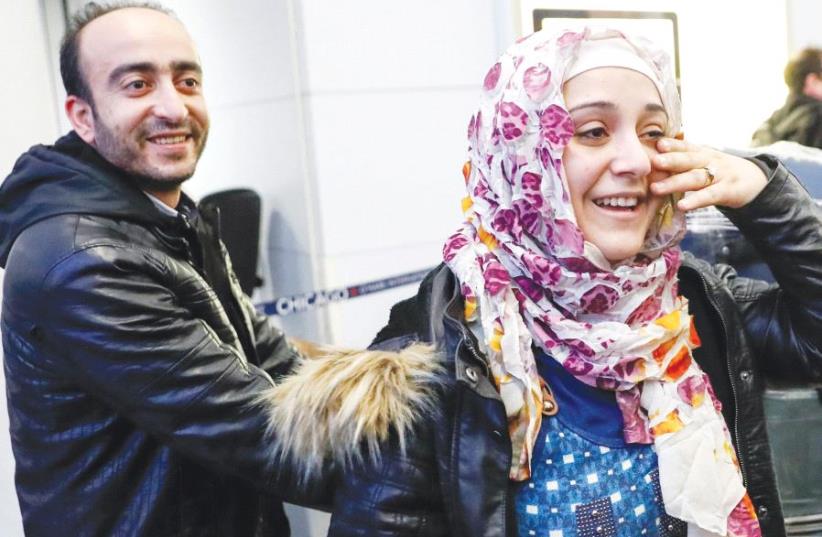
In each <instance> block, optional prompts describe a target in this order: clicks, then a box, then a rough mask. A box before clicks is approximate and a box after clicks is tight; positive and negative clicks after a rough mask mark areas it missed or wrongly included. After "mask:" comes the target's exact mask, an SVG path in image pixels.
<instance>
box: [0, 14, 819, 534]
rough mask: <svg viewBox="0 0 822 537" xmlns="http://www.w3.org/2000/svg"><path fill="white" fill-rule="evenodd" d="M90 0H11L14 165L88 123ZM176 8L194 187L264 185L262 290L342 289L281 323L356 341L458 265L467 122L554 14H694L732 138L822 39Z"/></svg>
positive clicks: (703, 126) (10, 155)
mask: <svg viewBox="0 0 822 537" xmlns="http://www.w3.org/2000/svg"><path fill="white" fill-rule="evenodd" d="M83 3H84V2H83V1H77V0H0V5H1V6H2V13H3V16H2V17H0V35H1V36H2V47H0V72H2V73H3V81H2V83H0V114H1V115H0V118H2V120H1V121H2V122H1V123H0V178H2V177H5V176H6V175H7V174H8V173H9V172H10V171H11V168H12V166H13V164H14V161H15V159H16V158H17V156H19V154H20V153H21V152H23V151H24V150H25V149H27V148H28V147H29V146H30V145H33V144H35V143H51V142H52V141H53V140H54V139H56V137H57V136H58V135H60V134H61V133H64V132H66V131H67V130H68V123H67V122H66V120H65V118H64V116H63V111H62V101H63V98H64V93H63V90H62V86H61V84H60V81H59V75H58V68H57V48H58V44H59V39H60V36H61V35H62V32H63V29H64V25H65V12H66V11H67V10H68V11H72V10H73V9H75V8H76V7H78V6H80V5H82V4H83ZM163 4H164V5H166V6H167V7H170V8H171V9H173V10H174V11H175V12H176V13H177V14H178V16H179V17H180V18H181V19H182V21H183V22H184V23H185V25H186V26H187V27H188V29H189V31H190V32H191V34H192V35H193V37H194V40H195V41H196V42H197V43H198V45H199V49H200V54H201V57H202V62H203V65H204V71H205V91H206V97H207V101H208V104H209V109H210V113H211V121H212V127H211V136H210V139H209V142H208V148H207V150H206V151H205V153H204V156H203V158H202V161H201V163H200V165H199V167H198V170H197V173H196V175H195V177H194V178H193V179H192V180H191V181H190V182H189V183H187V190H188V192H189V193H190V194H191V195H192V196H193V197H195V198H202V197H204V196H206V195H208V194H212V193H215V192H218V191H222V190H226V189H234V188H248V189H253V190H254V191H256V192H257V193H258V194H259V196H260V199H261V202H262V210H261V215H262V218H261V225H260V242H259V262H258V265H257V274H258V275H259V276H260V280H261V285H259V286H258V287H256V289H255V290H254V292H253V299H254V301H255V302H257V303H272V301H273V300H274V299H275V298H277V297H292V296H295V295H304V294H306V293H312V292H314V291H317V290H334V291H335V292H332V293H331V297H332V298H333V299H334V300H332V301H331V303H329V304H327V305H321V304H319V303H320V302H322V300H317V299H316V296H315V295H309V296H311V300H309V301H305V300H304V301H303V305H304V306H305V305H306V303H307V302H310V304H308V305H309V306H311V305H313V306H314V307H306V308H305V311H302V312H292V311H291V309H292V308H290V306H288V305H287V306H285V307H283V308H281V309H280V311H279V312H280V313H281V315H277V316H276V318H275V321H276V322H278V323H280V324H281V325H282V326H283V327H285V328H286V330H287V331H288V332H289V333H291V334H293V335H296V336H301V337H306V338H309V339H315V340H319V341H322V342H333V343H336V344H340V345H346V346H363V345H367V344H368V342H369V341H370V340H371V338H372V337H373V335H374V334H375V332H376V331H377V330H378V329H379V328H380V327H381V326H382V324H383V323H384V321H385V320H386V318H387V312H388V308H389V306H390V305H391V304H392V303H394V302H395V301H397V300H399V299H401V298H404V297H406V296H409V295H410V294H411V293H413V292H414V290H415V283H414V282H411V283H407V284H405V285H400V286H395V287H391V284H392V281H391V278H392V277H395V276H398V275H403V274H406V273H413V272H418V271H422V270H425V269H427V268H429V267H432V266H435V265H436V264H438V262H439V259H440V251H441V246H442V243H443V240H444V239H445V238H446V237H447V236H448V235H450V234H451V233H452V231H453V230H454V229H455V228H456V226H457V225H458V223H459V222H460V221H461V211H460V199H461V198H462V196H463V193H462V190H463V179H462V175H461V171H460V170H461V167H462V164H463V161H464V160H465V148H466V143H465V130H466V126H467V123H468V118H469V117H470V115H471V113H472V112H473V111H474V109H475V106H476V104H477V99H478V95H479V89H480V86H481V81H482V79H483V77H484V75H485V72H486V70H487V69H488V67H489V66H490V65H491V64H492V63H493V61H494V59H495V58H496V56H497V55H498V54H499V53H500V52H502V51H503V50H504V48H505V47H506V46H507V44H509V43H510V42H512V41H513V40H514V39H516V38H517V37H518V36H520V35H522V34H526V33H530V32H531V31H533V29H534V24H535V23H534V16H533V15H534V11H535V10H539V9H551V10H607V11H616V12H619V11H625V10H628V11H632V12H653V13H660V12H664V13H667V14H675V19H676V24H677V34H676V35H677V38H678V39H677V41H678V42H677V49H678V60H679V62H678V63H679V72H680V87H681V91H682V96H683V113H684V123H685V133H686V136H687V137H688V138H690V139H691V140H693V141H697V142H701V143H705V144H711V145H716V146H720V147H739V148H743V147H746V146H747V145H748V144H749V140H750V136H751V134H752V133H753V131H754V130H755V129H756V127H757V126H758V125H759V124H760V123H761V122H762V121H763V120H764V119H766V118H767V117H768V115H769V114H770V112H771V111H773V110H774V109H776V108H778V107H779V106H781V105H782V103H783V100H784V98H785V96H786V94H787V90H786V88H785V86H784V83H783V81H782V69H783V67H784V64H785V62H786V61H787V59H788V57H789V55H790V54H791V53H792V52H794V51H796V50H798V49H800V48H802V47H804V46H807V45H816V46H822V29H820V25H819V21H820V20H822V3H820V2H818V1H816V0H747V1H743V0H725V1H722V2H717V1H714V0H690V1H688V2H683V1H676V0H610V1H609V0H599V1H596V0H553V1H548V0H543V1H536V0H534V1H532V0H445V1H443V0H414V1H399V0H347V1H345V2H335V1H332V0H235V1H232V2H229V1H225V0H166V1H165V2H163ZM386 278H388V283H386V281H383V280H384V279H386ZM1 279H2V274H0V280H1ZM371 281H380V282H379V283H377V284H375V285H372V286H370V287H368V286H366V287H364V288H361V290H362V289H367V290H371V291H373V290H377V289H381V288H386V289H384V290H382V291H380V292H372V293H370V294H366V293H365V292H364V291H363V293H362V294H363V296H359V297H356V298H355V297H354V296H353V294H354V292H349V291H345V290H346V289H349V288H350V287H352V286H354V285H355V284H359V283H363V282H371ZM402 281H406V280H403V279H401V278H400V279H398V280H394V281H393V283H394V284H396V283H397V282H402ZM320 296H324V295H320ZM288 304H291V305H293V303H290V302H289V303H288ZM280 305H282V303H280ZM275 309H276V308H275ZM283 313H285V314H287V313H290V315H284V314H283ZM0 382H2V377H0ZM7 430H8V421H7V413H6V410H5V398H0V534H2V535H3V536H5V537H19V536H22V535H23V532H22V526H21V522H20V514H19V510H18V507H17V501H16V497H15V494H14V487H13V471H14V463H13V459H12V456H11V448H10V445H9V439H8V433H7ZM817 470H818V469H817ZM290 514H291V520H292V524H293V533H294V535H295V536H298V537H299V536H307V537H313V536H317V535H324V528H325V524H327V517H326V515H323V514H321V513H316V512H308V511H305V510H300V509H296V508H295V509H291V510H290Z"/></svg>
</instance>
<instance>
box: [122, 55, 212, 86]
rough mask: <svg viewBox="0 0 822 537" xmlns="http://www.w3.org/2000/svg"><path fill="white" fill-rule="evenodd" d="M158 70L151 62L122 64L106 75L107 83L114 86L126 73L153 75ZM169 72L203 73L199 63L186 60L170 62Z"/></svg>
mask: <svg viewBox="0 0 822 537" xmlns="http://www.w3.org/2000/svg"><path fill="white" fill-rule="evenodd" d="M158 70H159V69H158V68H157V66H156V65H155V64H153V63H151V62H135V63H124V64H123V65H118V66H117V67H115V68H114V70H112V71H111V74H109V75H108V82H109V84H116V83H117V80H119V79H120V77H122V76H123V75H124V74H126V73H153V72H156V71H158ZM171 70H172V71H173V72H175V73H180V72H185V71H193V72H195V73H197V74H198V75H199V74H202V72H203V68H202V67H200V64H199V63H197V62H193V61H188V60H182V61H175V62H171Z"/></svg>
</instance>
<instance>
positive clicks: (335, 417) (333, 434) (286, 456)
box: [260, 344, 442, 479]
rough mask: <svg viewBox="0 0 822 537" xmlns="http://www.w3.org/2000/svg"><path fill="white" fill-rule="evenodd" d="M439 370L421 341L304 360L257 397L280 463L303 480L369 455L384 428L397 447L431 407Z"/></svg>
mask: <svg viewBox="0 0 822 537" xmlns="http://www.w3.org/2000/svg"><path fill="white" fill-rule="evenodd" d="M441 371H442V364H441V362H440V360H439V359H438V358H437V357H436V355H435V354H434V350H433V347H430V346H427V345H422V344H414V345H411V346H409V347H407V348H406V349H404V350H402V351H400V352H388V351H381V350H369V351H339V350H328V351H327V353H326V354H325V355H324V356H322V357H319V358H313V359H307V360H304V361H303V362H302V363H301V364H300V365H299V366H298V368H297V369H296V371H295V372H294V373H293V374H292V375H290V376H287V377H285V379H283V380H282V381H281V382H279V383H278V384H277V385H276V386H275V387H274V388H272V389H271V390H269V391H268V392H267V393H266V394H264V395H263V396H262V397H261V398H260V402H261V403H262V404H264V405H265V406H267V407H269V409H270V418H269V427H268V433H269V435H270V436H271V438H272V439H273V443H274V448H275V450H276V453H277V455H278V457H279V459H280V462H282V463H286V464H290V465H293V466H294V467H295V469H296V470H297V471H298V475H301V476H302V478H303V479H308V478H309V477H311V476H312V475H313V474H316V473H317V472H318V471H319V470H320V469H321V468H322V467H323V465H324V464H326V463H328V462H333V463H335V464H339V465H342V466H348V465H350V464H352V463H356V462H359V461H361V460H362V459H363V458H369V459H371V460H377V459H378V458H379V456H380V445H381V443H383V442H385V441H386V440H387V439H388V437H389V433H390V432H391V431H392V430H393V432H394V433H395V434H396V435H397V439H398V441H399V446H400V449H401V450H403V451H404V450H405V444H406V440H407V435H408V433H409V431H410V430H411V428H412V426H413V425H414V423H415V422H416V421H417V420H418V419H419V418H420V416H421V415H424V414H426V413H427V412H428V411H430V410H431V409H432V408H433V405H434V401H435V398H434V390H435V388H436V386H437V385H438V384H439V382H440V380H438V379H439V378H440V377H439V374H440V373H441Z"/></svg>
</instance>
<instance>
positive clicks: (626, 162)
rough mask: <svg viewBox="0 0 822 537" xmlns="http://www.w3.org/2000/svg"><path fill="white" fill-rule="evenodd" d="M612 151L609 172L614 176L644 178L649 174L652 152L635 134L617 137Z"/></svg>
mask: <svg viewBox="0 0 822 537" xmlns="http://www.w3.org/2000/svg"><path fill="white" fill-rule="evenodd" d="M613 149H614V156H613V160H612V161H611V171H613V172H614V173H615V174H616V175H622V176H631V177H636V178H644V177H645V176H647V175H648V174H649V173H651V155H652V153H653V151H654V150H653V148H651V147H649V146H648V144H646V143H643V141H642V140H641V139H640V138H639V136H638V135H637V134H636V133H634V132H631V133H626V134H624V135H621V136H619V137H618V138H617V140H616V143H615V144H614V148H613Z"/></svg>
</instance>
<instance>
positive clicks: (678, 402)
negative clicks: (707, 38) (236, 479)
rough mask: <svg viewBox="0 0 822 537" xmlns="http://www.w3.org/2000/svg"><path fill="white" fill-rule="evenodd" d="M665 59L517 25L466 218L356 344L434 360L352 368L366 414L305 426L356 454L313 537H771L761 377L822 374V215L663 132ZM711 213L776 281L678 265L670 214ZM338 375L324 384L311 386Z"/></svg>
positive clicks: (478, 134) (476, 122)
mask: <svg viewBox="0 0 822 537" xmlns="http://www.w3.org/2000/svg"><path fill="white" fill-rule="evenodd" d="M667 62H668V59H667V57H666V56H665V55H664V54H663V53H661V52H659V51H657V50H656V49H655V48H654V47H653V46H652V45H651V44H649V43H646V42H643V41H640V40H637V39H631V38H628V37H625V36H623V35H622V34H620V33H617V32H612V31H611V32H599V33H592V32H590V31H586V32H583V33H572V32H568V33H564V34H562V35H559V36H550V35H547V34H545V33H536V34H534V35H532V36H530V37H528V38H526V39H524V40H522V41H520V42H518V43H517V44H515V45H514V46H512V47H511V48H510V49H509V50H508V51H507V53H506V54H505V55H503V56H502V58H501V59H500V61H499V62H497V63H496V64H495V65H494V66H493V67H492V68H491V70H490V71H489V72H488V75H487V76H486V78H485V81H484V91H483V96H482V104H481V106H480V110H479V111H478V112H477V114H476V115H475V116H474V117H472V119H471V122H470V124H469V128H468V138H469V154H470V160H469V162H468V163H467V164H466V166H465V169H464V173H465V179H466V186H467V190H468V196H467V197H466V198H465V199H464V200H463V208H464V209H465V211H466V221H465V224H464V225H463V227H462V228H461V229H460V230H459V231H458V232H457V233H456V234H454V235H453V236H452V237H451V238H450V239H448V241H447V243H446V245H445V249H444V260H445V264H444V265H443V266H441V267H440V268H438V269H436V270H435V271H433V272H432V273H431V274H430V275H429V276H428V277H427V278H426V280H425V281H424V282H423V284H422V285H421V287H420V290H419V293H418V294H417V296H416V297H414V298H411V299H409V300H407V301H404V302H401V303H399V304H397V305H396V306H395V307H394V308H393V309H392V312H391V318H390V320H389V324H388V325H387V326H386V327H385V328H384V329H383V330H382V331H381V332H380V334H379V335H378V336H377V338H376V340H375V346H376V347H377V348H381V349H397V348H402V347H405V346H406V345H407V344H408V343H409V342H413V341H420V342H427V343H431V344H433V345H434V346H435V348H436V357H437V358H438V359H439V360H441V362H442V364H443V365H444V367H443V368H442V370H441V371H437V370H435V369H432V367H433V366H426V365H424V364H425V363H429V364H431V363H434V364H436V359H437V358H435V357H434V355H431V356H430V357H429V358H428V359H426V357H425V356H422V357H421V356H420V348H419V347H413V348H412V351H410V352H408V353H405V354H401V355H400V357H399V358H396V359H394V361H393V362H392V361H391V360H392V359H391V358H386V357H385V356H382V357H380V358H379V360H381V362H380V363H376V364H375V363H372V364H368V366H367V367H361V366H360V365H352V364H348V366H347V367H351V368H352V369H355V370H356V369H357V368H358V367H360V369H359V370H358V371H360V372H362V371H368V374H369V375H371V378H370V379H369V380H368V381H366V382H363V383H361V384H360V389H362V386H369V385H371V383H372V382H373V383H375V384H374V386H376V387H377V388H379V390H378V391H379V397H380V398H382V400H383V402H382V403H374V402H373V397H372V396H373V394H371V395H369V399H368V401H369V403H368V404H363V405H361V408H367V409H369V411H368V412H364V411H363V412H361V411H360V410H356V409H355V405H352V404H351V401H352V400H358V397H359V396H356V395H355V396H352V397H349V399H348V403H349V404H345V403H344V404H343V405H342V413H343V416H344V417H338V416H334V415H333V414H325V415H322V416H319V417H317V418H316V419H318V420H324V421H326V422H328V423H330V424H331V425H332V426H334V427H337V429H338V430H339V429H343V430H346V431H348V435H347V436H346V437H345V440H343V441H340V440H339V439H336V440H334V441H333V442H334V445H333V446H332V447H331V450H332V451H334V452H335V453H336V454H337V455H338V456H339V457H340V458H342V459H344V460H348V461H349V462H351V459H352V458H353V459H358V460H354V462H353V464H349V465H347V466H346V470H345V471H344V472H342V473H341V475H340V479H339V487H338V488H337V489H336V490H335V493H334V515H333V517H332V522H331V531H330V534H331V535H386V536H387V535H448V536H457V535H466V536H468V535H470V536H481V535H488V536H491V535H498V536H515V535H519V536H527V535H541V536H549V537H559V536H563V537H566V536H569V535H579V536H587V535H620V536H637V535H685V531H686V528H687V531H688V535H699V536H709V535H733V536H745V537H749V536H754V535H767V536H774V535H784V528H783V523H782V517H781V511H780V508H779V503H778V497H777V493H776V488H775V484H774V476H773V473H772V470H771V466H770V455H769V452H768V447H767V438H766V435H765V430H764V416H763V410H762V405H761V401H760V398H759V396H760V392H761V386H762V378H761V376H760V372H763V371H765V372H768V373H769V374H773V375H782V376H794V377H802V378H820V369H822V355H821V354H820V350H819V349H822V336H820V332H822V331H820V330H818V329H817V327H816V326H815V321H816V320H817V319H819V318H820V317H822V285H820V281H822V279H821V278H822V220H821V219H820V213H819V210H818V209H817V208H816V207H815V205H814V204H813V203H812V201H811V200H810V199H809V198H808V196H807V194H806V193H805V192H804V190H803V189H802V188H801V187H800V186H799V185H798V183H797V182H796V180H795V179H794V178H793V177H791V176H790V174H789V173H787V172H786V170H785V169H784V168H783V167H782V166H781V165H780V164H779V163H778V162H776V161H775V160H773V159H771V158H768V157H765V156H763V157H760V158H758V159H754V160H751V161H749V160H744V159H741V158H737V157H734V156H731V155H727V154H724V153H720V152H717V151H714V150H711V149H707V148H703V147H698V146H694V145H691V144H689V143H687V142H685V141H682V140H678V139H676V136H677V135H679V134H680V124H679V115H680V112H679V101H678V96H677V93H676V88H675V86H674V81H673V79H672V77H671V70H670V68H669V65H668V63H667ZM683 195H684V197H683ZM711 204H716V205H718V206H721V207H722V210H723V211H724V212H725V213H726V214H727V215H728V216H729V218H731V220H732V221H733V222H734V223H735V224H737V226H738V227H739V228H740V229H741V230H742V231H743V233H745V234H746V236H747V237H749V238H750V239H751V240H752V241H753V242H754V244H756V246H757V248H758V250H759V252H760V254H762V255H763V257H764V258H765V259H766V260H768V261H769V263H770V265H771V268H772V270H773V272H774V274H775V275H776V278H777V280H778V282H779V286H780V287H777V286H772V287H768V286H766V285H764V284H761V283H759V282H754V281H749V280H743V279H741V278H737V277H735V274H734V272H733V271H732V270H731V269H730V268H728V267H717V268H712V267H710V266H708V265H707V264H706V263H702V262H699V261H697V260H696V259H693V258H692V257H688V256H683V254H682V253H681V251H680V250H679V248H678V247H677V243H678V241H679V239H680V238H681V236H682V234H683V232H684V223H683V222H684V218H683V214H684V212H685V211H689V210H692V209H697V208H700V207H705V206H708V205H711ZM426 360H428V362H426ZM313 367H315V372H316V371H317V370H319V369H323V368H327V369H332V368H331V367H330V366H318V365H316V364H315V365H314V366H313ZM403 368H404V369H403ZM358 374H359V373H351V372H350V370H349V372H340V371H337V372H336V373H334V374H325V373H322V372H320V373H318V374H317V375H316V376H315V377H313V380H312V381H310V382H312V383H313V386H314V388H313V390H314V394H313V395H311V397H313V398H315V399H318V398H322V397H326V396H328V395H329V394H330V393H331V391H332V387H335V386H336V387H339V386H341V385H342V384H345V383H346V382H353V381H352V379H355V378H357V375H358ZM324 375H325V376H324ZM415 375H417V377H415ZM388 376H391V380H388V381H385V380H380V378H381V377H388ZM305 378H306V377H304V378H303V380H302V382H303V384H299V382H297V383H296V384H293V383H292V384H289V383H286V385H285V386H290V391H289V390H288V389H286V390H285V392H284V393H287V394H289V396H291V397H296V396H295V392H302V393H306V394H307V393H308V392H309V390H307V389H303V388H305V387H306V384H305V382H306V381H305ZM396 378H402V379H405V380H406V381H407V379H412V381H410V382H408V383H407V385H400V384H399V382H398V381H396V380H394V379H396ZM414 378H418V379H421V381H422V382H423V383H424V385H423V386H422V387H420V386H419V385H415V383H414V382H413V379H414ZM340 379H344V380H340ZM354 391H355V389H354V388H350V389H349V388H344V389H341V390H340V391H338V392H337V395H340V394H342V395H343V396H344V395H346V394H351V393H353V392H354ZM318 393H319V394H320V395H317V394H318ZM394 394H397V395H398V396H401V397H404V398H405V399H406V400H404V401H401V402H398V401H397V399H396V397H395V395H394ZM306 397H308V396H306ZM286 399H287V398H286ZM297 401H299V399H297V398H294V399H292V403H291V404H292V405H293V406H295V407H301V408H308V407H310V406H311V405H312V404H313V403H312V402H310V401H301V402H297ZM315 402H316V401H315ZM315 402H314V403H315ZM398 409H400V410H398ZM389 410H390V411H392V412H395V413H398V415H400V416H402V420H395V421H398V423H394V425H395V429H394V430H393V432H392V435H391V436H390V437H389V438H380V436H381V434H382V433H384V431H385V429H379V431H382V432H375V431H378V428H376V427H372V426H370V425H368V423H370V424H373V423H376V422H377V421H380V419H382V420H383V422H384V421H385V416H386V415H387V414H386V412H388V411H389ZM375 416H380V417H381V418H379V419H378V418H376V417H375ZM415 416H416V419H415ZM294 420H295V418H294V416H293V415H291V416H287V417H284V418H283V419H282V420H281V421H280V424H281V425H282V424H291V425H294V424H295V423H297V422H296V421H294ZM303 423H315V424H316V423H317V421H316V420H313V421H312V420H310V419H305V418H304V419H303ZM341 424H342V425H341ZM313 429H317V427H313ZM320 429H322V428H320ZM363 430H364V431H365V432H366V434H365V435H364V436H363V435H360V436H358V434H360V433H361V432H362V431H363ZM351 431H354V432H351ZM303 432H304V433H305V434H304V435H299V433H296V435H297V436H300V437H301V438H304V440H301V442H304V444H303V445H302V448H307V447H309V448H311V449H312V450H314V452H316V451H317V450H318V449H319V448H317V446H318V445H321V444H322V442H323V441H324V440H322V439H320V440H318V439H317V437H316V431H310V432H309V431H303ZM312 435H314V436H312ZM383 436H385V435H384V434H383ZM308 438H311V440H310V441H309V440H306V439H308ZM332 438H333V437H332ZM361 438H365V439H366V440H368V441H369V442H370V443H369V444H368V445H367V447H366V448H364V450H365V452H366V453H369V454H371V455H372V456H371V457H370V458H363V457H362V455H361V454H358V453H357V452H356V451H355V448H354V447H353V446H356V445H357V444H356V441H357V440H358V439H361ZM378 441H381V442H380V443H379V445H377V444H376V442H378ZM312 442H313V443H312ZM299 452H300V449H296V450H295V451H293V454H294V455H295V456H297V455H299Z"/></svg>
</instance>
